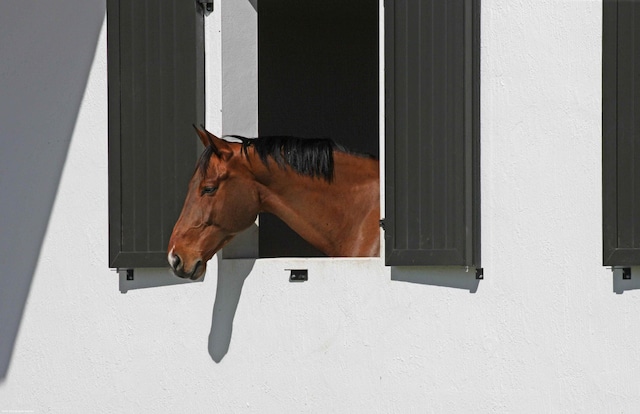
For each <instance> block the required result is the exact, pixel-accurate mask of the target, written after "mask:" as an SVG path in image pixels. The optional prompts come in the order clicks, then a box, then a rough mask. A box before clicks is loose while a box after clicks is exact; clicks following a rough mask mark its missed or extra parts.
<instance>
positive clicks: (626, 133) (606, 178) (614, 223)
mask: <svg viewBox="0 0 640 414" xmlns="http://www.w3.org/2000/svg"><path fill="white" fill-rule="evenodd" d="M602 45H603V51H602V52H603V53H602V63H603V68H602V69H603V70H602V143H603V148H602V150H603V166H602V167H603V168H602V170H603V171H602V172H603V180H602V186H603V250H604V252H603V255H604V258H603V263H604V265H607V266H633V265H640V214H639V211H640V140H638V134H640V3H638V2H635V1H615V0H606V1H605V2H604V4H603V39H602Z"/></svg>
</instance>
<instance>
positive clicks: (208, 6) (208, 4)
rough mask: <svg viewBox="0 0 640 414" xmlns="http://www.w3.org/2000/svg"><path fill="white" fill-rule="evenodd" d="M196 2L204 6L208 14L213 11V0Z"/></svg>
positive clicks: (203, 8) (197, 0)
mask: <svg viewBox="0 0 640 414" xmlns="http://www.w3.org/2000/svg"><path fill="white" fill-rule="evenodd" d="M196 2H197V3H198V4H199V5H200V7H202V10H203V11H204V14H205V15H208V14H209V13H211V12H212V11H213V1H208V0H196Z"/></svg>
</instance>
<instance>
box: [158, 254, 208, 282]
mask: <svg viewBox="0 0 640 414" xmlns="http://www.w3.org/2000/svg"><path fill="white" fill-rule="evenodd" d="M167 261H168V262H169V266H170V267H171V270H173V273H174V274H175V275H176V276H178V277H180V278H182V279H190V280H198V279H200V278H201V277H202V276H203V275H204V273H205V271H206V270H207V264H206V263H205V262H204V261H203V260H202V259H196V260H195V261H194V263H193V264H191V265H188V264H187V263H185V261H184V259H183V258H182V257H180V255H179V254H177V253H175V252H174V249H171V251H170V252H169V254H168V255H167Z"/></svg>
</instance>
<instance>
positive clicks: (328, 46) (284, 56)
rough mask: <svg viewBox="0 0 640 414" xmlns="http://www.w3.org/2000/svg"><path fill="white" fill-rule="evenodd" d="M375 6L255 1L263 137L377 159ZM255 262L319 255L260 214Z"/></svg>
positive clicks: (358, 0) (364, 0)
mask: <svg viewBox="0 0 640 414" xmlns="http://www.w3.org/2000/svg"><path fill="white" fill-rule="evenodd" d="M378 71H379V64H378V1H377V0H349V1H337V0H329V1H322V2H316V1H301V0H260V2H258V96H259V98H258V111H259V113H258V130H259V134H260V135H261V136H268V135H293V136H299V137H306V138H312V137H323V138H331V139H333V140H335V141H336V142H339V143H341V144H342V145H344V146H346V147H347V148H349V149H351V150H353V151H358V152H362V153H368V154H372V155H375V156H376V157H377V156H378V155H379V149H378V147H379V144H378V143H379V116H378V114H379V111H378V105H379V102H378V88H379V76H378ZM259 246H260V247H259V255H260V257H312V256H323V254H322V253H321V252H319V251H317V250H316V249H314V248H313V247H312V246H310V245H309V244H308V243H306V242H305V241H304V240H302V238H301V237H300V236H298V235H297V234H296V233H295V232H293V231H292V230H291V229H290V228H289V227H288V226H287V225H286V224H284V223H283V222H282V221H281V220H279V219H278V218H277V217H275V216H272V215H269V214H261V215H260V232H259Z"/></svg>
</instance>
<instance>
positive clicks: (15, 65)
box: [0, 0, 106, 381]
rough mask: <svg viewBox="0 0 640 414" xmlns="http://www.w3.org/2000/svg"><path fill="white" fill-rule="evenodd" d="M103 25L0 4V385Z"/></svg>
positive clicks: (67, 0) (97, 3) (91, 10)
mask: <svg viewBox="0 0 640 414" xmlns="http://www.w3.org/2000/svg"><path fill="white" fill-rule="evenodd" d="M104 18H105V2H104V0H60V1H57V2H55V6H54V7H43V5H42V4H41V3H40V2H26V1H19V0H3V1H1V2H0V56H2V58H1V60H0V91H2V92H1V93H0V142H1V143H2V150H1V151H0V211H1V212H2V213H1V214H0V263H1V264H2V270H1V272H2V274H1V275H0V381H2V380H4V379H5V377H6V375H7V371H8V368H9V363H10V360H11V355H12V353H13V347H14V344H15V340H16V336H17V333H18V329H19V327H20V321H21V319H22V314H23V311H24V306H25V302H26V300H27V296H28V294H29V289H30V287H31V280H32V279H33V274H34V271H35V268H36V264H37V262H38V257H39V255H40V248H41V245H42V241H43V237H44V234H45V231H46V229H47V224H48V222H49V216H50V213H51V208H52V206H53V201H54V199H55V196H56V192H57V189H58V184H59V181H60V174H61V172H62V168H63V166H64V163H65V159H66V156H67V150H68V147H69V142H70V140H71V135H72V133H73V129H74V126H75V123H76V118H77V116H78V111H79V108H80V103H81V101H82V97H83V93H84V90H85V86H86V82H87V78H88V75H89V71H90V69H91V64H92V61H93V58H94V54H95V50H96V44H97V40H98V36H99V34H100V29H101V27H102V24H103V21H104ZM103 133H104V134H105V139H106V131H104V132H103Z"/></svg>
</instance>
